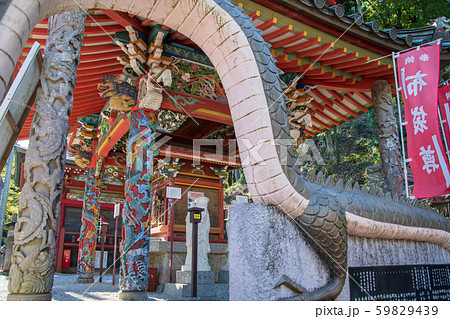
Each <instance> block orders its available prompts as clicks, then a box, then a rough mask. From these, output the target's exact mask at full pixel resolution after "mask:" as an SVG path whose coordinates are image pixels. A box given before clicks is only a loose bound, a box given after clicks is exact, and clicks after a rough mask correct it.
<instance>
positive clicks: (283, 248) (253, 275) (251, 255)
mask: <svg viewBox="0 0 450 319" xmlns="http://www.w3.org/2000/svg"><path fill="white" fill-rule="evenodd" d="M227 229H228V240H229V247H230V252H229V264H230V300H277V299H279V298H284V297H289V296H293V295H294V293H293V292H292V291H291V290H289V289H288V288H286V287H285V286H281V287H278V288H274V286H275V285H276V283H277V282H278V280H279V279H280V278H281V276H282V275H287V276H289V277H290V278H292V279H293V280H294V281H295V282H296V283H297V284H299V285H301V286H303V287H304V288H305V289H306V290H308V291H311V290H315V289H317V288H320V287H322V286H324V285H325V284H326V283H327V281H328V280H329V273H328V269H327V268H326V266H325V265H324V264H323V263H322V261H321V260H320V259H319V258H318V256H317V254H316V252H315V251H314V250H313V249H312V248H311V247H310V245H309V244H308V243H307V242H306V241H305V239H304V237H303V235H302V234H301V233H300V232H299V231H298V229H297V227H296V226H295V225H294V224H293V222H292V221H291V220H290V219H289V218H288V217H286V216H285V215H284V214H282V213H280V212H279V211H278V210H277V209H276V208H275V207H273V206H266V205H261V204H240V205H234V206H231V207H230V218H229V222H228V225H227ZM449 263H450V252H449V251H447V250H446V249H445V248H443V247H440V246H437V245H434V244H431V243H425V242H413V241H406V240H382V239H371V238H362V237H355V236H349V238H348V266H349V267H363V266H385V265H418V264H449ZM337 299H338V300H350V288H349V279H348V277H347V281H346V284H345V286H344V288H343V290H342V292H341V294H340V295H339V296H338V298H337Z"/></svg>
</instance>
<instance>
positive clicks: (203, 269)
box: [181, 264, 211, 272]
mask: <svg viewBox="0 0 450 319" xmlns="http://www.w3.org/2000/svg"><path fill="white" fill-rule="evenodd" d="M181 270H182V271H192V266H191V265H190V264H189V265H183V266H181ZM197 271H201V272H208V271H211V266H204V265H203V266H201V267H198V268H197Z"/></svg>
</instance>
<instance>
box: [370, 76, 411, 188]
mask: <svg viewBox="0 0 450 319" xmlns="http://www.w3.org/2000/svg"><path fill="white" fill-rule="evenodd" d="M372 101H373V108H374V110H375V120H376V122H377V132H378V140H379V141H380V157H381V169H382V171H383V179H384V183H383V191H384V192H385V193H387V192H390V193H391V194H392V195H394V194H399V195H402V194H403V195H404V194H405V183H404V177H403V176H404V175H403V173H402V154H401V150H400V139H399V137H398V134H399V133H398V126H397V118H396V116H395V114H394V108H393V102H392V93H391V85H390V84H389V83H388V81H386V80H379V81H375V82H374V84H373V86H372Z"/></svg>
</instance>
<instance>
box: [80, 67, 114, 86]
mask: <svg viewBox="0 0 450 319" xmlns="http://www.w3.org/2000/svg"><path fill="white" fill-rule="evenodd" d="M117 74H122V70H116V71H110V72H108V73H107V74H102V73H99V74H85V75H80V74H78V77H77V83H85V82H88V81H92V80H95V79H100V80H101V79H102V78H103V77H104V76H105V75H117Z"/></svg>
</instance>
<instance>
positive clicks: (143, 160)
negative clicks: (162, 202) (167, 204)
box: [119, 109, 156, 300]
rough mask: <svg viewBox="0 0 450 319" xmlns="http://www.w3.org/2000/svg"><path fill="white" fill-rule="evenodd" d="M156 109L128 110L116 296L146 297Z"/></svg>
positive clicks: (138, 298) (133, 298)
mask: <svg viewBox="0 0 450 319" xmlns="http://www.w3.org/2000/svg"><path fill="white" fill-rule="evenodd" d="M155 122H156V111H154V110H143V109H138V110H136V111H133V113H132V114H131V122H130V132H129V136H128V145H127V154H128V155H127V173H126V184H125V205H124V211H123V228H122V256H121V266H120V281H119V288H120V292H119V299H121V300H145V299H147V298H148V297H147V292H146V290H147V285H148V257H149V248H150V234H149V227H150V217H151V214H150V209H151V199H152V188H151V180H152V171H153V137H152V133H154V132H155Z"/></svg>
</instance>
